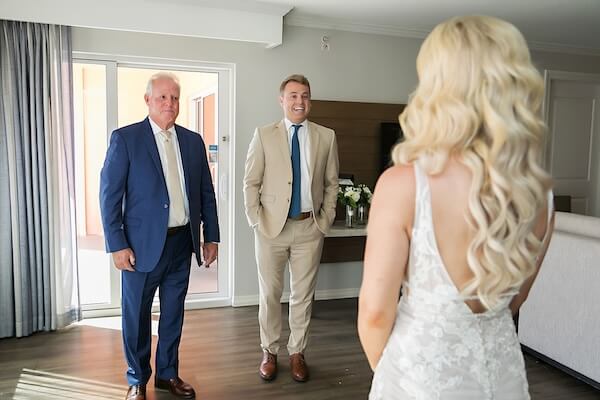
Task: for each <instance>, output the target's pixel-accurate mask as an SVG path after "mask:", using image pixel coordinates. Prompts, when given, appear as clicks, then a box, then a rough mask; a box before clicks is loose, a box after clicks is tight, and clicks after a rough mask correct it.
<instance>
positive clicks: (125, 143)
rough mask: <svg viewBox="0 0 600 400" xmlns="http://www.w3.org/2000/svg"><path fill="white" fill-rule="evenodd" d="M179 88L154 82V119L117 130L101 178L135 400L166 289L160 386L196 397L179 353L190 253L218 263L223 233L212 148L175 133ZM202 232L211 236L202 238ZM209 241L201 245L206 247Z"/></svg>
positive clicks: (173, 82)
mask: <svg viewBox="0 0 600 400" xmlns="http://www.w3.org/2000/svg"><path fill="white" fill-rule="evenodd" d="M179 93H180V86H179V82H178V80H177V78H176V77H175V76H174V75H173V74H169V73H164V72H162V73H158V74H155V75H153V76H152V77H151V78H150V80H149V81H148V86H147V88H146V94H145V96H144V99H145V101H146V104H147V105H148V118H146V119H144V120H143V121H141V122H138V123H135V124H132V125H129V126H126V127H124V128H120V129H117V130H115V131H114V132H113V133H112V136H111V140H110V145H109V148H108V151H107V153H106V159H105V161H104V167H103V168H102V172H101V177H100V208H101V212H102V223H103V225H104V235H105V238H106V249H107V251H108V252H109V253H111V254H112V257H113V260H114V264H115V267H116V268H118V269H119V270H121V271H122V318H123V345H124V350H125V357H126V359H127V364H128V366H129V368H128V369H127V381H128V383H129V390H128V392H127V396H126V399H127V400H144V399H145V398H146V383H147V382H148V380H149V379H150V376H151V374H152V369H151V367H150V347H151V339H152V335H151V308H152V300H153V298H154V294H155V292H156V289H157V288H160V290H159V293H160V319H159V325H158V345H157V348H156V371H155V379H154V385H155V387H157V388H159V389H164V390H169V391H170V392H171V393H172V394H174V395H175V396H177V397H181V398H186V399H193V398H195V395H196V394H195V391H194V388H193V387H192V386H191V385H189V384H187V383H185V382H184V381H183V380H182V379H181V378H180V377H179V371H178V364H179V360H178V349H179V342H180V339H181V329H182V326H183V310H184V300H185V295H186V292H187V288H188V283H189V276H190V264H191V256H192V252H194V253H196V257H197V259H198V264H199V265H202V261H201V257H200V251H201V250H202V255H203V257H204V265H205V266H206V267H208V266H210V264H211V263H212V262H213V261H214V260H215V259H216V258H217V249H218V248H217V243H218V242H219V225H218V220H217V207H216V201H215V194H214V189H213V183H212V180H211V175H210V171H209V167H208V162H207V159H206V150H205V147H204V141H203V140H202V138H201V137H200V135H198V134H197V133H195V132H192V131H190V130H187V129H185V128H183V127H181V126H179V125H175V119H176V118H177V115H178V114H179ZM201 228H202V233H203V237H201V231H200V229H201ZM201 240H202V241H203V244H202V245H201Z"/></svg>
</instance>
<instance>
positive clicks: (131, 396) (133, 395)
mask: <svg viewBox="0 0 600 400" xmlns="http://www.w3.org/2000/svg"><path fill="white" fill-rule="evenodd" d="M125 400H146V385H131V386H129V390H128V391H127V395H126V396H125Z"/></svg>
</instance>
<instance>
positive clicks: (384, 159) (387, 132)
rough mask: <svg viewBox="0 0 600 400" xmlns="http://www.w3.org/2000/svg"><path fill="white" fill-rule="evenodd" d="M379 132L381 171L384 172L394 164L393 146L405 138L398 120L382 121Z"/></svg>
mask: <svg viewBox="0 0 600 400" xmlns="http://www.w3.org/2000/svg"><path fill="white" fill-rule="evenodd" d="M379 132H380V139H381V141H380V143H381V146H380V150H379V151H380V153H379V160H380V164H379V166H380V167H379V172H383V171H385V170H386V169H387V168H388V167H390V166H391V165H392V155H391V152H392V148H393V147H394V145H395V144H396V143H398V142H401V141H402V140H403V139H404V135H403V133H402V128H401V127H400V124H399V123H398V122H382V123H381V128H380V131H379Z"/></svg>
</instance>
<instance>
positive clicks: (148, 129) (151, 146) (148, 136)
mask: <svg viewBox="0 0 600 400" xmlns="http://www.w3.org/2000/svg"><path fill="white" fill-rule="evenodd" d="M142 126H143V131H142V135H144V142H146V148H147V149H148V152H149V153H150V157H151V158H152V162H153V164H154V166H155V167H156V172H157V173H158V174H159V175H160V176H161V177H162V181H163V183H164V185H165V188H166V187H167V183H166V182H165V174H163V169H162V164H161V163H160V156H159V155H158V147H157V146H156V139H155V138H154V133H153V132H152V126H151V125H150V121H148V118H146V119H145V120H144V124H143V125H142Z"/></svg>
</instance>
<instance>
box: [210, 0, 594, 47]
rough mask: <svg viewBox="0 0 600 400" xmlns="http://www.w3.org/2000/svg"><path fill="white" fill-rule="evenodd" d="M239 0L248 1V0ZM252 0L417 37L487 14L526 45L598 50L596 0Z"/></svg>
mask: <svg viewBox="0 0 600 400" xmlns="http://www.w3.org/2000/svg"><path fill="white" fill-rule="evenodd" d="M220 3H221V4H223V0H221V2H220ZM244 3H245V4H248V0H246V1H244ZM255 3H257V4H262V5H263V6H265V5H266V6H272V7H276V6H279V7H284V8H285V6H287V7H293V9H292V10H291V12H290V13H289V14H287V15H286V17H285V23H286V24H289V25H300V26H309V27H314V28H323V29H339V30H348V31H357V32H370V33H381V34H388V35H396V36H407V37H419V38H422V37H425V36H426V35H427V33H428V32H430V31H431V29H432V28H433V27H434V26H435V25H436V24H438V23H439V22H441V21H443V20H445V19H447V18H449V17H452V16H456V15H467V14H471V15H472V14H484V15H492V16H496V17H500V18H503V19H506V20H508V21H510V22H512V23H513V24H514V25H516V26H517V27H518V28H519V29H520V30H521V32H522V33H523V35H524V36H525V37H526V39H527V40H528V42H529V44H530V46H531V47H532V48H536V49H540V50H558V51H573V52H583V53H591V54H600V0H344V1H339V0H259V1H256V2H255Z"/></svg>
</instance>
